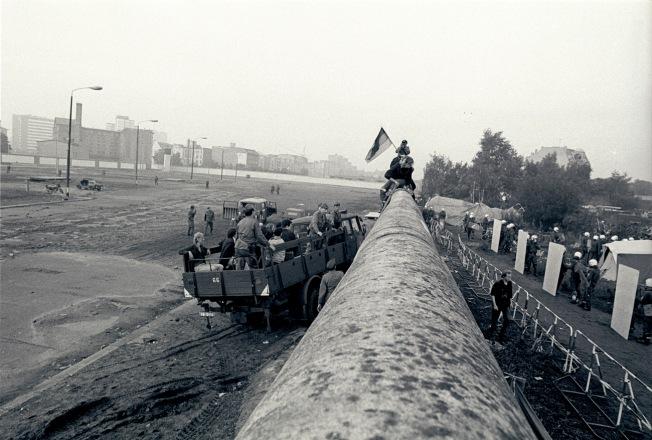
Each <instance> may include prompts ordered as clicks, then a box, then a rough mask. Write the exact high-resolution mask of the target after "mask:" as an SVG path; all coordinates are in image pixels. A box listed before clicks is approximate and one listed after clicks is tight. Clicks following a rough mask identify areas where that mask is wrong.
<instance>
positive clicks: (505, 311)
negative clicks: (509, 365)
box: [487, 270, 513, 344]
mask: <svg viewBox="0 0 652 440" xmlns="http://www.w3.org/2000/svg"><path fill="white" fill-rule="evenodd" d="M512 295H513V291H512V271H510V270H507V271H505V272H503V274H502V275H501V276H500V280H498V281H496V282H495V283H494V285H493V286H491V305H492V308H491V327H489V331H488V334H487V338H488V339H492V340H493V336H494V332H495V331H496V327H497V326H498V318H500V315H503V325H502V326H501V328H500V333H499V335H498V341H499V342H500V343H503V344H504V343H505V336H506V334H507V327H508V325H509V306H510V305H511V301H512Z"/></svg>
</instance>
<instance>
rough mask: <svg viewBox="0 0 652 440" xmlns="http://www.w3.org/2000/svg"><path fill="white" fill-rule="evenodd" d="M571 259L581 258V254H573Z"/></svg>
mask: <svg viewBox="0 0 652 440" xmlns="http://www.w3.org/2000/svg"><path fill="white" fill-rule="evenodd" d="M573 258H582V253H581V252H575V253H574V254H573Z"/></svg>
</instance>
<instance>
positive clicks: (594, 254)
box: [589, 235, 601, 260]
mask: <svg viewBox="0 0 652 440" xmlns="http://www.w3.org/2000/svg"><path fill="white" fill-rule="evenodd" d="M600 247H601V243H600V237H599V236H597V235H594V236H593V239H592V240H591V249H589V257H590V259H592V258H594V259H596V260H597V259H598V258H600Z"/></svg>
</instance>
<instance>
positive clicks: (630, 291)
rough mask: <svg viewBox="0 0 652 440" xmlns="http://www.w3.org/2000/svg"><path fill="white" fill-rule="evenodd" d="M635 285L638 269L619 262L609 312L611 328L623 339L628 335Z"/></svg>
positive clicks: (634, 297) (636, 283)
mask: <svg viewBox="0 0 652 440" xmlns="http://www.w3.org/2000/svg"><path fill="white" fill-rule="evenodd" d="M637 285H638V270H636V269H632V268H631V267H629V266H625V265H624V264H619V265H618V279H617V280H616V297H615V299H614V310H613V312H612V314H611V328H612V329H614V330H616V333H618V334H619V335H620V336H622V337H623V338H625V339H627V338H628V336H629V326H630V324H631V322H632V313H633V312H634V301H635V300H636V288H637Z"/></svg>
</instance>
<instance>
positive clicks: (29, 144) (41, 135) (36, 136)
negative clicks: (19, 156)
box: [11, 115, 54, 154]
mask: <svg viewBox="0 0 652 440" xmlns="http://www.w3.org/2000/svg"><path fill="white" fill-rule="evenodd" d="M12 122H13V124H12V129H11V131H12V140H11V148H12V149H13V150H14V151H16V152H19V153H31V154H35V153H36V152H37V144H36V143H37V142H38V141H43V140H46V139H52V130H53V126H54V120H52V119H49V118H43V117H41V116H34V115H13V121H12Z"/></svg>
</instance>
